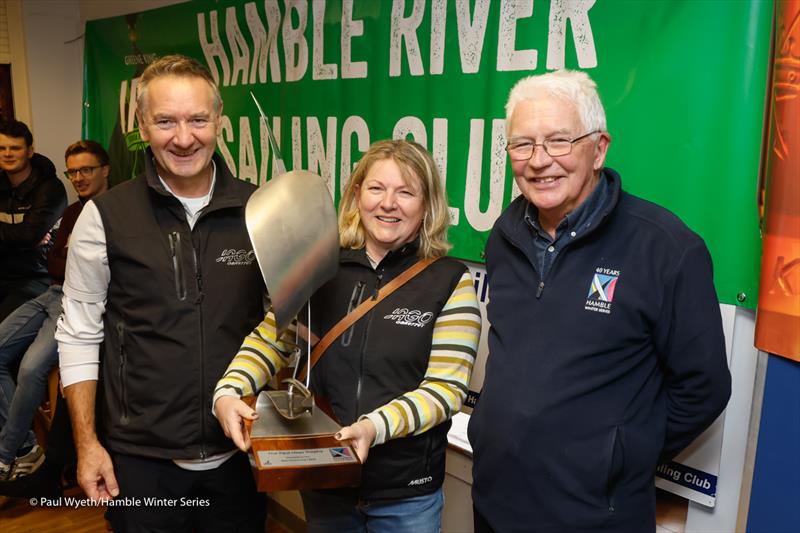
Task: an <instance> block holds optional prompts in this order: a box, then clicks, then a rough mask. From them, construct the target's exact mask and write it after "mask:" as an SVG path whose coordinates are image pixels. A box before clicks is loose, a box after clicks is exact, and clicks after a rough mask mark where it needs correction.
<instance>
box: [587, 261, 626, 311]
mask: <svg viewBox="0 0 800 533" xmlns="http://www.w3.org/2000/svg"><path fill="white" fill-rule="evenodd" d="M618 279H619V270H614V269H611V268H604V267H597V268H596V269H595V272H594V276H592V281H591V283H589V294H588V295H587V296H586V304H585V305H584V306H583V308H584V309H586V310H587V311H594V312H596V313H605V314H607V315H608V314H611V302H612V301H613V300H614V291H615V290H616V288H617V280H618Z"/></svg>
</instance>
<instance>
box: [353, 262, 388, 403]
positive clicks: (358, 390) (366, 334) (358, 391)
mask: <svg viewBox="0 0 800 533" xmlns="http://www.w3.org/2000/svg"><path fill="white" fill-rule="evenodd" d="M383 272H384V269H383V268H381V270H380V272H378V282H377V284H376V285H375V294H374V295H373V297H372V298H373V300H374V299H377V298H378V291H379V290H380V288H381V280H383ZM373 314H374V313H369V316H368V317H367V325H366V326H365V327H364V342H363V344H362V346H361V365H360V366H359V369H358V383H357V384H356V411H355V416H356V417H358V416H359V413H360V412H361V387H362V384H363V381H364V359H365V355H366V349H367V339H368V338H369V327H370V325H372V315H373Z"/></svg>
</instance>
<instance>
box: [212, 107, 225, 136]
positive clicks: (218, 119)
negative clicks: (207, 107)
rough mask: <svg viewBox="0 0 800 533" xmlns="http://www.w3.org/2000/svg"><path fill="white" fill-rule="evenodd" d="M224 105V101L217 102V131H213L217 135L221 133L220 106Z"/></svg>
mask: <svg viewBox="0 0 800 533" xmlns="http://www.w3.org/2000/svg"><path fill="white" fill-rule="evenodd" d="M224 106H225V104H224V103H220V104H219V113H217V120H216V123H217V131H215V132H214V133H215V135H216V136H217V137H219V136H220V135H221V134H222V108H223V107H224Z"/></svg>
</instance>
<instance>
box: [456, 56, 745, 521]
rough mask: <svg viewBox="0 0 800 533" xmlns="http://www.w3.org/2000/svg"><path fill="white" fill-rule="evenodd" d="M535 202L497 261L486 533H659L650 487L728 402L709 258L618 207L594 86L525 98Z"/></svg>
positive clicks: (517, 135) (483, 414) (482, 484)
mask: <svg viewBox="0 0 800 533" xmlns="http://www.w3.org/2000/svg"><path fill="white" fill-rule="evenodd" d="M506 116H507V121H506V126H507V133H508V145H507V152H508V155H509V158H510V159H511V168H512V170H513V173H514V179H515V180H516V182H517V185H518V186H519V188H520V191H521V192H522V195H521V196H520V197H519V198H517V199H516V200H514V201H513V202H512V203H511V205H510V206H509V207H508V208H507V209H506V210H505V211H504V212H503V214H502V215H501V216H500V218H499V219H498V220H497V222H496V224H495V226H494V228H493V230H492V233H491V236H490V237H489V240H488V243H487V246H486V268H487V273H488V278H489V279H490V280H491V300H490V302H489V305H488V318H489V322H490V323H491V330H490V332H489V360H488V365H487V368H486V377H485V381H484V385H483V390H482V392H481V395H480V398H479V400H478V403H477V406H476V408H475V410H474V413H473V415H472V419H471V421H470V426H469V437H470V441H471V443H472V446H473V452H474V464H473V501H474V511H475V515H474V516H475V530H476V531H479V532H487V531H503V532H513V531H593V532H596V531H609V532H611V531H613V532H625V531H648V530H649V531H654V530H655V486H654V475H655V470H656V466H657V464H658V463H659V461H667V460H669V459H672V458H673V457H674V456H675V455H677V454H678V453H679V452H680V451H681V450H683V449H684V448H685V447H686V446H687V445H688V444H689V443H691V442H692V440H694V439H695V437H697V436H698V435H699V434H700V433H701V432H702V431H704V430H705V429H706V428H707V427H708V426H709V425H710V424H711V423H712V422H713V421H714V420H715V419H716V418H717V416H718V415H719V414H720V413H721V412H722V410H723V409H724V408H725V405H726V404H727V401H728V397H729V395H730V373H729V371H728V367H727V360H726V355H725V343H724V338H723V333H722V320H721V317H720V310H719V305H718V301H717V296H716V293H715V290H714V284H713V277H712V265H711V258H710V256H709V253H708V250H707V249H706V246H705V244H704V242H703V240H702V239H701V238H700V237H699V236H698V235H696V234H695V233H693V232H692V231H691V230H690V229H689V228H688V227H686V225H685V224H683V222H681V221H680V220H679V219H678V218H677V217H676V216H675V215H673V214H672V213H670V212H668V211H667V210H666V209H663V208H661V207H659V206H657V205H654V204H652V203H650V202H647V201H645V200H642V199H639V198H637V197H635V196H633V195H630V194H628V193H626V192H625V191H624V190H623V189H622V185H621V179H620V176H619V174H617V173H616V172H614V171H613V170H611V169H609V168H605V167H604V163H605V158H606V153H607V151H608V147H609V144H610V142H611V137H610V135H609V134H608V132H607V130H606V121H605V112H604V110H603V106H602V104H601V102H600V98H599V96H598V94H597V89H596V86H595V83H594V82H593V81H592V80H591V79H590V78H589V76H587V75H586V74H585V73H582V72H570V71H557V72H552V73H548V74H544V75H541V76H531V77H528V78H525V79H523V80H521V81H519V82H518V83H517V85H516V86H515V87H514V88H513V89H512V90H511V93H510V95H509V99H508V103H507V104H506Z"/></svg>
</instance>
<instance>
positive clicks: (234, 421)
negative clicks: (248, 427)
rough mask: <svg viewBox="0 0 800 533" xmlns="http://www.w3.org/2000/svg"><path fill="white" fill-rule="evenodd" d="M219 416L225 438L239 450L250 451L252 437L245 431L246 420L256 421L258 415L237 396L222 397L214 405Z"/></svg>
mask: <svg viewBox="0 0 800 533" xmlns="http://www.w3.org/2000/svg"><path fill="white" fill-rule="evenodd" d="M214 411H215V413H216V415H217V420H219V423H220V425H221V426H222V430H223V431H224V432H225V436H227V437H229V438H230V439H231V440H232V441H233V443H234V444H235V445H236V447H237V448H239V449H240V450H242V451H243V452H246V451H247V450H249V449H250V435H248V434H247V432H245V431H244V419H245V418H247V419H248V420H255V419H256V418H258V413H256V412H255V410H254V409H253V408H252V407H250V406H249V405H247V404H246V403H244V402H243V401H242V400H240V399H239V398H237V397H235V396H221V397H219V398H217V401H216V403H215V404H214Z"/></svg>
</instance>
